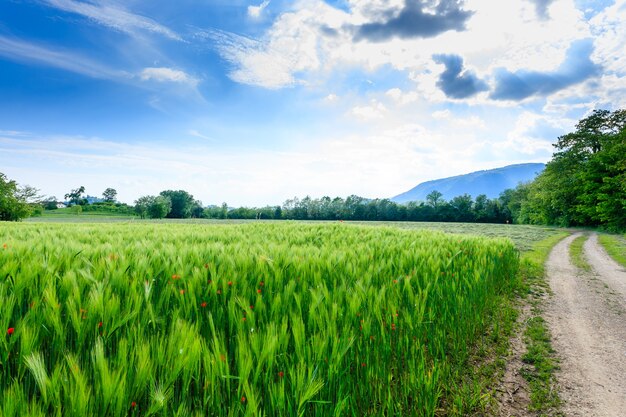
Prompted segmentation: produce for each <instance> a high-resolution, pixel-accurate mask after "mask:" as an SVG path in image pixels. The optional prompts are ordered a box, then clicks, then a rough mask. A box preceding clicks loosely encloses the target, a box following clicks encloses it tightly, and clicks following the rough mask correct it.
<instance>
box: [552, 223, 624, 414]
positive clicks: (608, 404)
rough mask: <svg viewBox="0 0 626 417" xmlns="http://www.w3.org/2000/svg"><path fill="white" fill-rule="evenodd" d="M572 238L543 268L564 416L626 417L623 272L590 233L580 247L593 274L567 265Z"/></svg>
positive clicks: (554, 253) (565, 241)
mask: <svg viewBox="0 0 626 417" xmlns="http://www.w3.org/2000/svg"><path fill="white" fill-rule="evenodd" d="M577 236H579V234H576V235H573V236H570V237H568V238H566V239H564V240H563V241H561V242H560V243H559V244H558V245H556V246H555V247H554V249H553V250H552V252H551V254H550V257H549V259H548V261H547V264H546V271H547V276H548V280H549V283H550V287H551V288H552V291H553V292H554V295H553V296H552V297H550V298H549V300H548V302H547V305H546V309H545V318H546V320H547V322H548V324H549V327H550V331H551V333H552V337H553V344H554V348H555V350H556V352H557V355H558V356H559V357H560V358H561V370H560V371H559V372H558V373H557V379H558V385H559V387H558V388H559V390H560V395H561V398H562V399H563V401H564V407H563V411H564V413H565V415H566V416H568V417H569V416H585V417H594V416H595V417H626V271H624V269H623V268H621V267H620V266H618V265H617V264H616V263H615V262H614V261H613V260H612V259H610V258H609V257H608V255H607V254H606V253H605V252H604V250H603V249H602V247H601V246H600V245H599V244H598V240H597V235H595V234H593V235H592V236H590V238H589V239H588V240H587V242H586V243H585V246H584V254H585V258H586V259H587V261H588V262H589V264H590V265H591V266H592V269H593V270H592V272H591V273H584V272H582V271H579V270H578V269H577V268H576V267H575V266H573V265H572V264H571V262H570V257H569V245H570V243H571V242H572V240H574V239H575V238H576V237H577Z"/></svg>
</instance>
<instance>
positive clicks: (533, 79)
mask: <svg viewBox="0 0 626 417" xmlns="http://www.w3.org/2000/svg"><path fill="white" fill-rule="evenodd" d="M592 52H593V42H592V41H591V40H590V39H584V40H580V41H575V42H573V43H572V44H571V46H570V47H569V49H568V50H567V54H566V56H565V60H564V61H563V62H562V63H561V65H560V66H559V68H558V69H557V70H556V71H552V72H539V71H529V70H519V71H515V72H510V71H508V70H507V69H504V68H499V69H497V70H495V72H494V78H495V83H496V87H495V89H494V90H493V92H492V93H491V96H490V97H491V98H492V99H494V100H523V99H525V98H527V97H531V96H535V95H536V96H547V95H549V94H552V93H554V92H556V91H559V90H562V89H564V88H567V87H569V86H571V85H574V84H578V83H580V82H582V81H585V80H586V79H587V78H590V77H593V76H595V75H597V74H598V72H599V70H600V66H598V65H596V64H594V63H593V61H591V58H590V56H591V53H592Z"/></svg>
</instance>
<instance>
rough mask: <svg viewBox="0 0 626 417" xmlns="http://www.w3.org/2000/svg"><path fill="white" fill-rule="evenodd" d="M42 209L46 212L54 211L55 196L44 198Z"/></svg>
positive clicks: (55, 206) (55, 204)
mask: <svg viewBox="0 0 626 417" xmlns="http://www.w3.org/2000/svg"><path fill="white" fill-rule="evenodd" d="M42 204H43V208H44V209H46V210H56V209H57V208H58V207H57V198H56V197H55V196H51V197H48V198H46V199H45V200H44V201H43V202H42Z"/></svg>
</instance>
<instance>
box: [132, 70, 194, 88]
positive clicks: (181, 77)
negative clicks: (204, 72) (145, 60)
mask: <svg viewBox="0 0 626 417" xmlns="http://www.w3.org/2000/svg"><path fill="white" fill-rule="evenodd" d="M139 77H140V78H141V80H142V81H149V80H153V81H158V82H172V83H179V84H187V85H189V86H192V87H195V86H197V85H198V80H197V79H195V78H194V77H192V76H190V75H189V74H187V73H186V72H184V71H181V70H176V69H172V68H166V67H151V68H144V69H143V71H141V74H140V75H139Z"/></svg>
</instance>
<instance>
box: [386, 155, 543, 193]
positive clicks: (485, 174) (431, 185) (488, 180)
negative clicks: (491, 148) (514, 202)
mask: <svg viewBox="0 0 626 417" xmlns="http://www.w3.org/2000/svg"><path fill="white" fill-rule="evenodd" d="M544 168H545V164H536V163H531V164H516V165H508V166H505V167H502V168H496V169H489V170H486V171H476V172H471V173H469V174H465V175H458V176H456V177H450V178H442V179H439V180H433V181H426V182H423V183H421V184H419V185H417V186H416V187H414V188H412V189H410V190H409V191H407V192H405V193H402V194H400V195H397V196H395V197H393V198H392V199H391V201H395V202H396V203H407V202H409V201H426V196H427V195H428V194H430V193H431V192H432V191H435V190H437V191H439V192H440V193H441V194H443V198H444V199H445V200H450V199H452V198H454V197H456V196H459V195H463V194H469V195H471V196H472V197H474V198H476V196H478V195H480V194H485V195H487V197H489V198H496V197H498V196H499V195H500V193H501V192H502V191H504V190H506V189H507V188H514V187H515V186H517V184H519V183H520V182H528V181H532V180H533V179H534V178H535V177H536V176H537V174H539V173H540V172H541V171H543V169H544Z"/></svg>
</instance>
